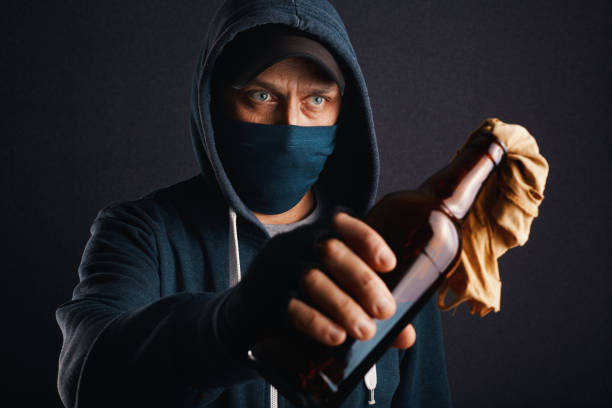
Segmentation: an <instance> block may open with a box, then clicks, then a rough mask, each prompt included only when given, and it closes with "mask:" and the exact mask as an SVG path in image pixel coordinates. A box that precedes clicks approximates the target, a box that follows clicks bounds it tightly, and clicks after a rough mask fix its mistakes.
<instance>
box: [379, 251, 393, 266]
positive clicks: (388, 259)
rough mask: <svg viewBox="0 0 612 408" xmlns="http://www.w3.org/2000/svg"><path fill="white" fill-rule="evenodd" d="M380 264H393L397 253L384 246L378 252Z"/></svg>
mask: <svg viewBox="0 0 612 408" xmlns="http://www.w3.org/2000/svg"><path fill="white" fill-rule="evenodd" d="M377 261H378V264H379V265H391V264H393V263H394V262H395V254H394V253H393V251H391V250H390V249H389V248H383V249H381V250H380V252H379V253H378V259H377Z"/></svg>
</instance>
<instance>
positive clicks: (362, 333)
mask: <svg viewBox="0 0 612 408" xmlns="http://www.w3.org/2000/svg"><path fill="white" fill-rule="evenodd" d="M303 285H304V290H305V292H306V293H307V294H308V296H309V297H310V299H311V300H312V302H313V303H314V305H315V306H317V308H318V309H319V310H321V311H322V312H323V313H325V314H326V315H327V316H329V317H331V318H332V319H333V320H334V321H335V322H337V323H338V324H339V325H340V326H342V327H343V328H344V329H345V330H346V331H347V332H348V333H349V334H350V335H351V336H353V337H354V338H356V339H358V340H368V339H370V338H371V337H372V336H374V333H376V324H375V323H374V320H372V319H371V318H370V316H368V314H367V313H366V312H365V311H364V310H363V309H362V308H361V306H359V305H358V304H357V302H355V300H353V298H352V297H350V296H349V295H348V294H346V293H345V292H344V291H343V290H342V289H340V288H339V287H338V286H337V285H336V284H335V283H334V282H333V281H332V280H331V279H330V278H329V277H328V276H327V275H326V274H324V273H323V272H321V271H320V270H318V269H311V270H309V271H308V273H306V275H305V276H304V283H303Z"/></svg>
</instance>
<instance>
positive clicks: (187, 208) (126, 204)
mask: <svg viewBox="0 0 612 408" xmlns="http://www.w3.org/2000/svg"><path fill="white" fill-rule="evenodd" d="M222 206H223V200H222V197H221V195H220V194H219V193H218V191H217V189H214V188H212V187H211V186H210V185H209V184H207V183H206V182H205V181H204V180H203V179H202V177H201V175H196V176H193V177H190V178H188V179H186V180H183V181H180V182H177V183H175V184H172V185H169V186H165V187H161V188H158V189H156V190H154V191H152V192H150V193H148V194H146V195H144V196H142V197H139V198H137V199H134V200H122V201H113V202H111V203H109V204H107V205H106V206H104V207H103V208H102V209H101V210H100V211H99V212H98V214H97V216H96V220H100V219H107V218H114V219H121V220H130V221H131V222H134V223H138V224H143V225H147V226H149V227H151V228H154V227H158V226H163V225H166V226H167V225H169V224H174V223H176V222H188V221H189V220H190V219H192V218H193V217H194V215H196V214H199V215H201V214H210V213H215V212H217V211H220V209H221V208H223V207H222Z"/></svg>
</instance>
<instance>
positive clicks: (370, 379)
mask: <svg viewBox="0 0 612 408" xmlns="http://www.w3.org/2000/svg"><path fill="white" fill-rule="evenodd" d="M363 381H364V382H365V385H366V388H367V389H368V391H370V392H369V394H370V395H369V396H368V405H374V404H376V400H374V390H375V389H376V382H377V381H378V378H377V376H376V364H374V365H373V366H372V368H370V370H369V371H368V372H367V373H366V375H365V377H363Z"/></svg>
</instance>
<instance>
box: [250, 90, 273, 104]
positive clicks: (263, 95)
mask: <svg viewBox="0 0 612 408" xmlns="http://www.w3.org/2000/svg"><path fill="white" fill-rule="evenodd" d="M252 96H253V98H254V99H255V100H256V101H257V102H265V101H267V100H269V99H270V94H269V93H267V92H264V91H256V92H253V94H252Z"/></svg>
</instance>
